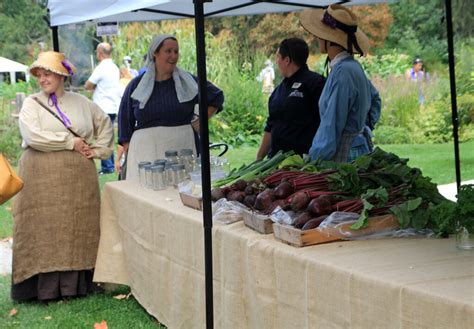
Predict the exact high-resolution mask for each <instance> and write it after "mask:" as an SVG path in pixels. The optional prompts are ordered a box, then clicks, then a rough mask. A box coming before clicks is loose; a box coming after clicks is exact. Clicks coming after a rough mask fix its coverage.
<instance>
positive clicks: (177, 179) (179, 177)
mask: <svg viewBox="0 0 474 329" xmlns="http://www.w3.org/2000/svg"><path fill="white" fill-rule="evenodd" d="M171 168H172V170H173V176H172V177H173V186H174V187H178V184H179V183H182V182H184V180H185V179H186V170H185V169H184V164H175V165H172V166H171Z"/></svg>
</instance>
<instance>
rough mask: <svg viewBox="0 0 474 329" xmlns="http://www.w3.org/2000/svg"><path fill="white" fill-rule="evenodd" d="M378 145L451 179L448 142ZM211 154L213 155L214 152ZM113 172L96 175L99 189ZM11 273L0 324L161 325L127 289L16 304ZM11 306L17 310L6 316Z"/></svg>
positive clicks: (1, 227)
mask: <svg viewBox="0 0 474 329" xmlns="http://www.w3.org/2000/svg"><path fill="white" fill-rule="evenodd" d="M381 148H382V149H384V150H386V151H390V152H394V153H395V154H397V155H399V156H400V157H404V158H409V159H410V162H409V165H410V166H412V167H419V168H421V170H422V171H423V173H424V175H426V176H429V177H432V178H433V181H434V182H436V183H438V184H445V183H452V182H454V181H455V170H454V151H453V150H454V148H453V145H452V144H441V145H440V144H438V145H382V146H381ZM256 153H257V147H248V146H244V147H240V148H238V149H232V148H231V149H229V151H228V152H227V153H226V154H225V157H227V158H228V160H229V162H230V164H231V167H239V166H240V165H242V164H244V163H250V162H252V161H253V160H254V159H255V155H256ZM460 153H461V171H462V178H463V180H470V179H474V141H470V142H468V143H464V144H461V145H460ZM211 154H217V152H215V151H213V152H211ZM115 180H117V176H116V175H101V176H99V182H100V187H101V189H102V187H103V185H104V184H105V183H106V182H108V181H115ZM12 226H13V225H12V217H11V202H7V203H6V204H4V205H2V206H0V239H1V238H5V237H9V236H11V235H12ZM10 280H11V279H10V276H9V275H7V276H3V277H2V276H0V328H93V326H94V323H100V322H101V321H102V320H105V321H107V323H108V325H109V328H157V327H158V328H159V327H161V328H163V327H162V326H159V325H158V324H157V322H156V321H155V320H154V319H153V318H152V317H151V316H149V315H148V314H147V313H146V311H145V310H144V309H143V308H142V307H141V306H140V305H139V304H138V303H137V302H136V301H135V300H134V299H133V298H130V299H128V300H116V299H114V298H113V296H114V295H116V294H119V293H127V291H128V288H121V289H122V290H121V291H117V292H114V293H103V294H97V295H93V296H88V297H86V298H78V299H72V300H69V301H62V302H55V303H50V304H48V305H43V304H39V303H23V304H17V303H14V302H12V301H11V299H10ZM13 308H15V309H16V310H17V311H18V313H17V314H16V315H14V316H10V315H9V312H10V310H11V309H13Z"/></svg>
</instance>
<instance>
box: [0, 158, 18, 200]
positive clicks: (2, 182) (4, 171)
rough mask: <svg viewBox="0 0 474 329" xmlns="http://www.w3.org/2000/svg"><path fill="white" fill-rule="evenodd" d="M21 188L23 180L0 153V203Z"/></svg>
mask: <svg viewBox="0 0 474 329" xmlns="http://www.w3.org/2000/svg"><path fill="white" fill-rule="evenodd" d="M22 188H23V181H22V180H21V179H20V177H18V176H17V174H16V173H15V170H13V168H12V166H11V165H10V163H8V160H7V159H6V158H5V157H4V156H3V154H1V153H0V205H2V204H4V203H5V202H7V201H8V200H9V199H11V198H12V197H13V196H14V195H15V194H17V193H18V192H20V190H21V189H22Z"/></svg>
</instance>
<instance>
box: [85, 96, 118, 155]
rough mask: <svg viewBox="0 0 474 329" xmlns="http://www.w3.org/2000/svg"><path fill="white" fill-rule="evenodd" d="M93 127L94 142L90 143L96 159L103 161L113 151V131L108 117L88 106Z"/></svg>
mask: <svg viewBox="0 0 474 329" xmlns="http://www.w3.org/2000/svg"><path fill="white" fill-rule="evenodd" d="M90 107H91V112H92V121H93V125H94V141H93V142H91V143H90V145H91V147H92V149H93V150H94V151H95V152H96V154H97V157H99V158H101V159H103V160H105V159H107V158H109V157H110V155H111V154H112V151H113V149H114V130H113V127H112V123H111V121H110V117H109V116H108V115H107V114H105V113H104V111H102V110H101V108H100V107H99V106H98V105H96V104H94V103H91V104H90Z"/></svg>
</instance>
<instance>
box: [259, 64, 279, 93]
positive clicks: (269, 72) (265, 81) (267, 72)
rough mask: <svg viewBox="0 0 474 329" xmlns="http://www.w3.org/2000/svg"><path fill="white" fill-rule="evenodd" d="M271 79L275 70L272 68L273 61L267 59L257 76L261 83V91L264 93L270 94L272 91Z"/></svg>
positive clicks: (273, 78)
mask: <svg viewBox="0 0 474 329" xmlns="http://www.w3.org/2000/svg"><path fill="white" fill-rule="evenodd" d="M273 80H275V70H274V69H273V63H272V61H271V60H269V59H267V60H266V61H265V67H264V68H263V69H262V71H260V74H259V75H258V77H257V81H260V82H261V83H262V92H263V93H265V94H271V93H272V92H273V88H274V85H273Z"/></svg>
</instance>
